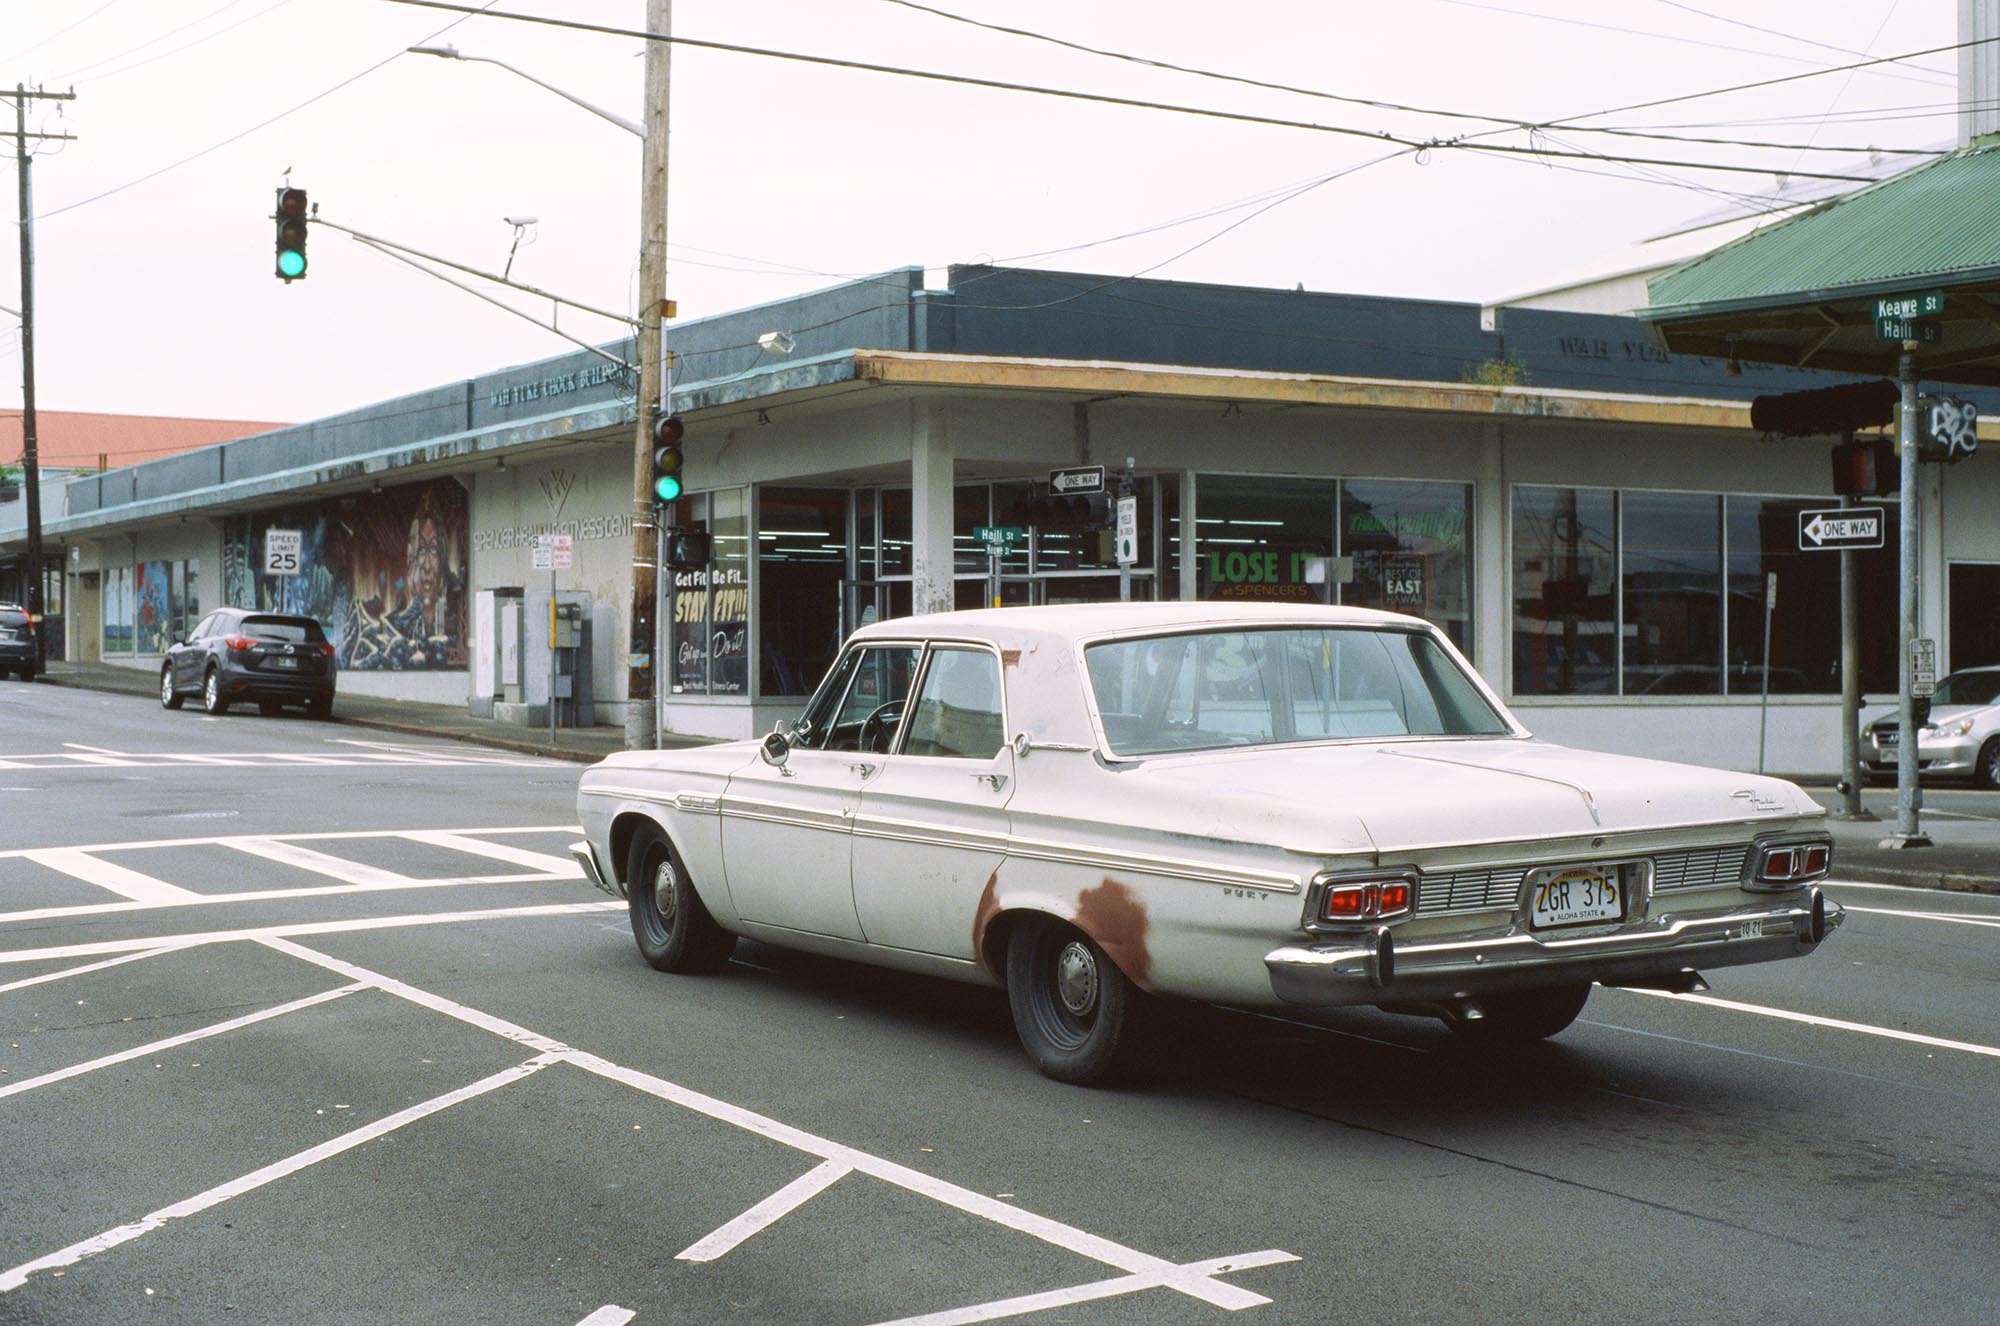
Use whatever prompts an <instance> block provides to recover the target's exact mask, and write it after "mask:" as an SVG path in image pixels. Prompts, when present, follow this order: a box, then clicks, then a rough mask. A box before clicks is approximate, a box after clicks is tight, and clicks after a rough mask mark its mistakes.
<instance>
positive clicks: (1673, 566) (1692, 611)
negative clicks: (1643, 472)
mask: <svg viewBox="0 0 2000 1326" xmlns="http://www.w3.org/2000/svg"><path fill="white" fill-rule="evenodd" d="M1622 501H1623V508H1622V509H1623V513H1624V531H1623V533H1624V544H1623V551H1624V555H1625V581H1624V585H1623V604H1622V606H1623V610H1624V629H1623V630H1622V632H1621V633H1620V634H1621V637H1622V638H1623V640H1624V641H1625V662H1624V673H1625V694H1627V695H1717V694H1720V693H1721V691H1722V677H1721V674H1720V670H1721V665H1722V529H1721V519H1722V503H1721V499H1720V498H1718V497H1715V496H1713V495H1711V494H1703V493H1626V494H1623V496H1622Z"/></svg>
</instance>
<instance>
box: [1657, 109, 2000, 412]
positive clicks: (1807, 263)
mask: <svg viewBox="0 0 2000 1326" xmlns="http://www.w3.org/2000/svg"><path fill="white" fill-rule="evenodd" d="M1934 291H1942V292H1943V293H1944V311H1943V313H1942V314H1941V315H1940V316H1937V317H1935V318H1925V319H1924V322H1925V323H1927V324H1929V328H1928V329H1926V330H1925V331H1924V333H1923V336H1924V338H1926V343H1923V344H1921V345H1920V347H1919V349H1918V351H1917V371H1918V374H1919V375H1920V376H1921V377H1923V378H1925V379H1929V380H1932V381H1947V382H1964V383H1972V384H1977V385H1984V386H2000V146H1995V147H1981V148H1972V149H1968V150H1965V151H1961V152H1955V153H1953V154H1951V155H1950V156H1946V157H1942V158H1940V159H1939V160H1937V161H1934V162H1930V163H1928V164H1926V165H1922V166H1918V167H1916V168H1914V169H1912V170H1908V171H1905V172H1903V173H1902V174H1900V175H1897V176H1894V177H1892V178H1890V179H1887V180H1884V181H1882V182H1881V183H1879V184H1874V185H1870V186H1868V187H1867V188H1864V189H1858V190H1856V191H1855V192H1853V193H1850V194H1846V195H1844V196H1842V197H1840V198H1836V199H1834V200H1832V201H1830V202H1827V203H1824V204H1822V205H1820V206H1818V207H1815V208H1813V209H1812V210H1810V211H1808V212H1805V213H1803V214H1801V215H1799V216H1796V217H1792V218H1790V219H1789V220H1786V221H1782V222H1779V223H1777V224H1775V225H1772V226H1769V227H1767V228H1766V229H1763V230H1759V231H1757V232H1755V233H1753V234H1750V235H1747V236H1745V237H1744V238H1742V239H1739V240H1737V241H1735V242H1734V243H1732V244H1726V245H1724V246H1723V247H1722V248H1719V249H1717V250H1715V251H1714V252H1712V253H1708V254H1705V255H1703V256H1702V257H1699V258H1696V259H1694V260H1693V261H1691V262H1688V263H1686V264H1684V265H1682V266H1680V267H1678V268H1675V269H1674V270H1673V271H1670V272H1667V273H1666V274H1664V275H1662V276H1659V277H1657V278H1655V279H1654V280H1653V281H1652V282H1651V283H1650V284H1649V286H1648V290H1647V293H1648V295H1649V297H1650V298H1651V299H1652V305H1651V307H1649V308H1645V309H1642V310H1640V312H1639V317H1640V318H1641V319H1642V320H1644V321H1645V322H1647V323H1649V324H1651V325H1652V327H1653V328H1654V331H1655V334H1656V335H1657V336H1658V337H1659V339H1660V341H1661V343H1662V344H1664V345H1665V346H1666V347H1667V348H1668V349H1669V350H1672V351H1674V352H1676V353H1680V354H1696V355H1708V356H1711V357H1714V358H1718V359H1729V358H1735V359H1747V360H1753V361H1756V362H1759V363H1773V364H1787V365H1792V366H1795V367H1802V368H1823V369H1829V370H1834V371H1838V372H1848V373H1869V374H1888V375H1893V374H1894V372H1895V368H1896V357H1897V355H1898V354H1900V353H1901V350H1902V345H1901V343H1900V341H1896V340H1885V339H1883V338H1882V335H1881V333H1880V331H1879V330H1878V327H1877V323H1876V314H1877V308H1876V300H1877V299H1881V298H1887V297H1891V296H1897V295H1913V294H1923V293H1929V292H1934ZM1929 338H1935V339H1929Z"/></svg>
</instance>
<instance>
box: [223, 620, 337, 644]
mask: <svg viewBox="0 0 2000 1326" xmlns="http://www.w3.org/2000/svg"><path fill="white" fill-rule="evenodd" d="M243 634H245V635H247V636H249V637H250V638H251V639H252V640H280V641H283V642H284V643H286V644H294V645H318V644H324V643H326V634H325V632H323V631H321V630H320V629H319V623H318V622H316V621H314V620H313V619H312V618H310V617H245V618H244V619H243Z"/></svg>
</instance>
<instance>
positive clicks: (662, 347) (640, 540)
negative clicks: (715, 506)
mask: <svg viewBox="0 0 2000 1326" xmlns="http://www.w3.org/2000/svg"><path fill="white" fill-rule="evenodd" d="M672 30H673V0H646V31H647V32H649V33H651V34H652V35H653V37H654V38H655V40H649V41H648V42H647V43H646V114H645V125H646V134H645V149H644V164H643V166H642V167H641V174H640V180H639V337H638V360H639V409H638V415H639V418H638V421H637V423H636V425H635V429H634V438H633V443H632V607H631V612H630V613H629V614H628V616H627V620H628V621H629V623H630V625H631V631H630V634H629V636H628V638H627V640H626V648H627V650H628V651H629V660H630V661H629V667H628V669H627V672H626V676H625V696H626V705H625V746H626V749H628V750H652V749H653V748H654V747H656V746H657V745H659V734H660V702H659V694H660V691H661V689H662V682H661V678H663V677H665V676H668V675H670V674H669V672H668V670H667V668H666V667H664V666H663V660H661V658H660V657H659V646H660V645H661V643H662V642H663V632H662V631H661V630H660V624H659V617H658V606H659V598H660V543H659V530H658V527H657V524H656V516H655V506H654V500H653V427H654V425H655V424H656V423H657V422H658V421H659V420H660V419H662V418H664V417H665V416H666V414H667V411H668V408H669V401H668V399H667V392H668V388H667V375H666V360H667V351H666V335H665V331H664V329H663V328H662V327H661V325H660V320H661V316H662V315H663V314H664V313H665V312H666V307H667V100H668V95H669V91H670V89H671V87H672V82H671V76H670V72H671V71H670V68H669V61H670V58H671V54H672V51H673V47H672V45H671V44H670V43H668V42H665V41H660V40H657V38H660V37H665V36H668V35H669V34H670V33H671V32H672ZM669 509H670V510H671V509H672V508H669Z"/></svg>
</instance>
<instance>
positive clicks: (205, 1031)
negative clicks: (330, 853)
mask: <svg viewBox="0 0 2000 1326" xmlns="http://www.w3.org/2000/svg"><path fill="white" fill-rule="evenodd" d="M368 988H369V987H368V986H366V985H364V984H362V983H361V982H359V981H356V982H355V983H354V984H352V985H343V986H341V987H339V988H338V989H335V990H322V991H320V992H319V993H318V994H315V995H307V996H306V997H305V998H303V999H294V1000H293V1001H292V1002H291V1003H289V1004H279V1005H278V1006H277V1007H275V1008H266V1009H262V1010H260V1011H259V1012H256V1013H245V1014H244V1015H243V1016H242V1017H240V1018H231V1019H229V1021H227V1022H217V1023H215V1024H214V1025H213V1026H208V1027H198V1028H196V1029H195V1030H193V1031H186V1032H182V1033H181V1034H180V1035H178V1036H169V1037H167V1038H166V1039H165V1040H159V1041H153V1042H151V1043H149V1044H146V1045H138V1046H134V1047H133V1048H132V1049H129V1050H120V1051H118V1053H116V1054H107V1055H105V1056H104V1057H103V1058H101V1059H92V1060H91V1061H90V1062H89V1063H84V1064H72V1065H71V1066H70V1067H68V1068H58V1069H57V1070H55V1071H54V1072H53V1073H44V1074H42V1075H41V1076H40V1077H31V1078H29V1079H28V1080H27V1081H25V1082H14V1083H10V1084H9V1085H7V1086H4V1087H0V1100H5V1099H6V1098H7V1097H9V1096H18V1095H20V1094H21V1093H22V1092H24V1091H33V1090H34V1089H35V1088H36V1087H46V1086H50V1085H52V1084H54V1083H57V1082H66V1081H68V1080H69V1079H70V1078H73V1077H82V1076H83V1075H84V1074H85V1073H93V1072H96V1071H97V1070H98V1069H100V1068H109V1067H111V1065H113V1064H122V1063H126V1062H129V1061H130V1060H133V1059H143V1058H145V1057H146V1056H147V1055H149V1054H161V1053H164V1052H165V1051H167V1050H171V1049H174V1048H176V1047H177V1046H181V1045H191V1044H193V1043H194V1042H196V1041H200V1040H207V1039H208V1038H209V1037H210V1036H220V1035H222V1034H223V1033H225V1032H231V1031H235V1030H237V1029H239V1028H242V1027H250V1026H255V1025H256V1024H257V1023H259V1022H268V1021H270V1020H271V1019H272V1018H276V1017H283V1016H284V1015H285V1014H287V1013H296V1012H298V1011H299V1010H300V1009H302V1008H313V1007H315V1006H317V1005H319V1004H325V1003H330V1002H331V1001H333V1000H335V999H339V998H340V997H341V996H343V995H351V994H353V993H355V992H356V991H357V990H366V989H368Z"/></svg>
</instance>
